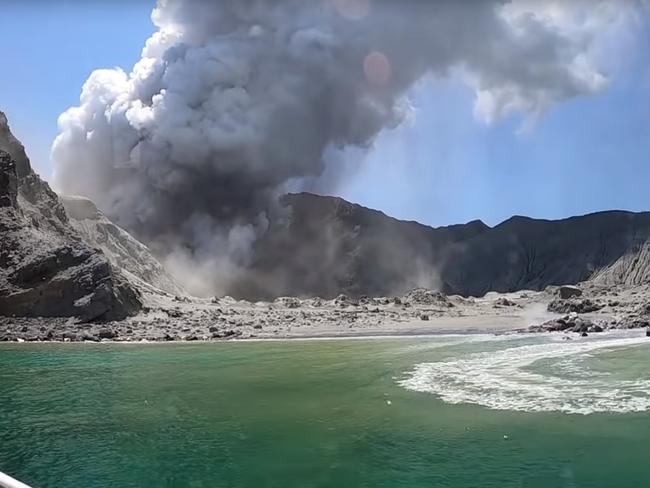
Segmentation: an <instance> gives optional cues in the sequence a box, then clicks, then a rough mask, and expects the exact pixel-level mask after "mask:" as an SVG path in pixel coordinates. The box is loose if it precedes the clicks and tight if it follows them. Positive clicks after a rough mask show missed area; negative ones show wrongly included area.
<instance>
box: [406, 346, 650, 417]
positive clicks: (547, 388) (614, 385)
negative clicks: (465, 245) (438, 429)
mask: <svg viewBox="0 0 650 488" xmlns="http://www.w3.org/2000/svg"><path fill="white" fill-rule="evenodd" d="M639 345H650V341H648V339H647V338H646V337H622V338H621V337H617V338H602V339H601V338H598V339H591V340H581V341H556V340H552V341H551V342H546V343H543V344H534V345H523V346H518V347H510V348H506V349H503V350H498V351H490V352H482V353H475V354H470V355H467V356H464V357H461V358H457V359H453V360H445V361H439V362H427V363H421V364H418V365H416V366H415V367H414V369H413V370H412V371H411V372H410V373H409V374H408V375H407V377H406V378H405V379H403V380H401V381H399V384H400V385H401V386H403V387H405V388H407V389H409V390H413V391H418V392H426V393H432V394H435V395H437V396H438V397H439V398H441V399H442V400H443V401H445V402H447V403H452V404H459V403H470V404H477V405H482V406H484V407H487V408H490V409H495V410H515V411H524V412H564V413H572V414H590V413H596V412H620V413H624V412H640V411H645V410H650V379H648V378H641V379H638V378H635V379H624V378H619V377H618V375H613V374H610V373H609V372H607V371H594V370H591V369H589V368H588V367H587V365H586V364H585V362H586V361H587V360H589V359H590V358H593V357H594V356H597V355H598V354H602V353H604V352H607V351H610V350H619V349H625V348H630V347H635V346H639Z"/></svg>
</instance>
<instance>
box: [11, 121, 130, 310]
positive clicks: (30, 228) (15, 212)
mask: <svg viewBox="0 0 650 488" xmlns="http://www.w3.org/2000/svg"><path fill="white" fill-rule="evenodd" d="M0 202H2V203H1V204H0V233H1V235H2V239H1V240H0V315H4V316H20V317H78V318H80V319H82V320H86V321H91V320H119V319H123V318H125V317H127V316H129V315H132V314H135V313H137V312H138V310H139V309H140V307H141V302H140V299H139V293H138V292H137V291H136V289H135V288H134V287H133V286H131V284H130V283H129V281H128V280H127V279H126V278H125V277H124V276H123V275H121V274H120V273H119V271H117V270H115V269H114V268H113V267H112V266H111V264H110V263H109V261H108V259H107V258H106V256H105V255H104V254H103V253H102V252H101V251H100V250H98V249H95V248H93V247H92V246H90V245H88V244H87V243H85V242H84V240H83V239H82V237H81V236H80V235H79V233H78V232H77V231H76V230H75V229H74V228H73V227H72V225H71V224H70V221H69V220H68V217H67V215H66V212H65V209H64V207H63V205H62V204H61V202H60V201H59V199H58V197H57V195H56V194H55V193H54V192H53V191H52V190H51V189H50V187H49V185H48V184H47V183H45V182H44V181H42V180H41V179H40V178H39V177H38V175H36V174H35V173H34V172H33V171H32V169H31V166H30V164H29V160H28V159H27V156H26V154H25V151H24V149H23V147H22V145H21V144H20V143H19V142H18V141H17V140H16V139H15V138H14V137H13V135H12V134H11V131H10V130H9V126H8V125H7V122H6V117H5V116H4V114H2V113H0Z"/></svg>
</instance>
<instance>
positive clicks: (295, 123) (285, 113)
mask: <svg viewBox="0 0 650 488" xmlns="http://www.w3.org/2000/svg"><path fill="white" fill-rule="evenodd" d="M639 5H640V4H638V3H635V2H632V1H630V2H626V3H622V2H616V1H613V0H612V1H601V2H585V1H576V2H570V1H566V2H564V1H563V2H560V1H548V2H546V1H541V0H539V1H535V0H516V1H512V2H503V1H501V0H482V1H476V2H459V1H453V0H402V1H397V0H395V1H389V0H374V1H373V0H278V1H271V0H220V1H216V0H213V1H210V0H160V1H159V3H158V5H157V6H156V8H155V9H154V11H153V14H152V20H153V22H154V24H155V25H156V26H157V27H158V31H157V32H156V33H155V34H154V35H153V36H152V37H151V38H150V39H149V40H148V41H147V43H146V45H145V47H144V49H143V51H142V59H141V60H140V61H139V62H138V63H137V64H136V65H135V66H134V67H133V70H132V71H131V73H128V74H127V73H126V72H124V71H123V70H121V69H119V68H118V69H112V70H98V71H95V72H94V73H93V74H92V75H91V76H90V77H89V79H88V80H87V82H86V83H85V85H84V87H83V90H82V94H81V103H80V105H79V106H78V107H74V108H71V109H69V110H68V111H67V112H65V113H64V114H63V115H62V116H61V117H60V119H59V126H60V131H61V133H60V135H59V136H58V138H57V139H56V141H55V143H54V146H53V159H54V161H55V164H56V169H55V184H56V186H57V188H59V189H60V190H62V191H63V192H66V193H73V194H80V195H84V196H87V197H89V198H91V199H92V200H94V201H95V202H96V203H97V204H98V205H99V207H100V208H101V209H102V210H104V211H105V212H106V213H107V214H108V215H109V216H111V217H112V218H113V219H115V220H116V221H117V222H118V223H119V224H121V225H122V226H124V227H126V228H127V229H128V230H130V231H132V232H133V233H134V234H135V235H136V236H138V237H140V238H141V239H143V240H144V241H145V242H147V243H149V244H150V245H151V246H152V247H153V248H154V249H156V250H157V251H158V252H159V253H160V254H161V255H163V256H167V258H168V262H170V263H172V264H173V266H172V267H173V268H174V269H177V270H178V269H181V268H183V269H189V268H190V266H189V265H188V263H189V262H193V263H198V266H193V268H202V269H203V270H204V272H203V273H201V274H200V275H201V276H202V278H201V279H199V280H198V281H200V282H201V283H200V285H197V284H196V283H194V282H195V281H197V280H196V276H197V275H198V274H197V273H192V275H193V278H192V279H191V280H189V281H190V283H189V284H190V285H191V291H197V292H198V291H200V292H206V291H207V290H219V291H221V290H225V289H227V281H228V279H229V278H230V277H231V275H232V274H233V273H243V272H245V270H246V267H247V264H248V261H249V260H250V252H249V251H250V250H251V249H252V247H253V245H254V242H255V240H256V238H257V237H259V236H260V235H261V234H263V233H264V232H265V231H266V229H267V228H268V221H269V220H270V219H272V218H273V214H274V212H276V209H275V205H274V202H275V197H276V196H277V194H278V193H279V192H282V191H283V188H284V187H285V185H286V184H287V183H288V182H292V185H294V186H293V187H294V188H295V182H296V181H300V180H301V179H310V178H311V179H313V178H318V177H319V176H320V175H321V174H322V172H323V170H324V163H323V158H322V156H323V153H324V152H325V151H326V150H329V149H331V148H334V147H341V146H346V145H348V146H349V145H356V146H367V145H369V144H370V143H371V142H372V141H373V139H374V138H375V137H376V136H377V134H378V133H379V132H380V131H381V130H382V129H383V128H385V127H392V126H395V125H397V124H399V123H400V121H401V120H402V119H403V118H404V117H406V116H407V115H408V113H409V111H408V109H407V108H405V107H408V103H405V101H404V97H405V95H406V94H407V92H408V89H409V87H411V86H412V85H413V83H415V82H416V81H417V80H419V79H420V78H422V77H423V76H425V75H427V74H433V75H434V76H445V75H447V74H449V73H450V72H451V71H452V70H458V69H460V70H462V71H463V72H464V73H465V80H466V81H467V82H468V83H469V84H470V85H471V86H472V87H473V88H474V89H475V92H476V105H475V112H476V115H477V117H478V118H479V119H481V120H484V121H485V122H488V123H491V122H494V121H496V120H498V119H500V118H502V117H504V116H507V115H508V114H511V113H513V112H523V113H526V114H531V115H533V116H538V115H539V114H541V113H543V112H544V111H546V110H547V109H549V108H550V107H551V106H552V105H553V104H556V103H559V102H561V101H563V100H566V99H569V98H572V97H576V96H580V95H587V94H591V93H594V92H597V91H598V90H601V89H603V88H604V87H605V86H606V84H607V79H606V77H605V76H604V75H603V74H602V73H600V72H599V71H598V69H597V68H596V67H595V66H594V63H593V59H592V57H591V56H590V52H591V49H592V46H593V44H594V42H595V40H596V39H597V37H598V34H599V32H602V31H603V30H605V29H606V28H607V26H608V25H610V24H612V23H614V22H618V21H619V20H620V19H621V18H623V17H625V16H627V15H629V12H632V11H634V10H635V9H637V8H639ZM615 6H616V7H615ZM116 30H117V27H116ZM174 263H176V264H174ZM179 263H180V264H179ZM215 263H218V264H215ZM224 263H227V264H224ZM206 281H207V284H206ZM187 282H188V281H187V280H186V283H187Z"/></svg>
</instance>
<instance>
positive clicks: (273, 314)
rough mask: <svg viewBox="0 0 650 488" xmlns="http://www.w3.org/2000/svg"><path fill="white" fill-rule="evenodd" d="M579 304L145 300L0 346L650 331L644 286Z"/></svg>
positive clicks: (23, 328) (5, 323) (15, 335)
mask: <svg viewBox="0 0 650 488" xmlns="http://www.w3.org/2000/svg"><path fill="white" fill-rule="evenodd" d="M581 286H582V288H581V290H580V293H581V295H580V297H579V298H575V297H574V298H571V299H561V298H559V289H558V287H549V288H547V289H545V290H544V291H539V292H536V291H525V290H524V291H521V292H515V293H501V294H500V293H488V294H487V295H486V296H484V297H481V298H471V297H470V298H464V297H460V296H446V295H443V294H441V293H439V292H433V291H429V290H423V289H419V290H413V291H412V292H409V293H408V294H406V295H404V296H402V297H393V298H366V297H363V298H360V299H356V298H350V297H346V296H344V295H340V296H339V297H337V298H335V299H332V300H323V299H320V298H310V299H298V298H291V297H283V298H279V299H277V300H275V301H273V302H256V303H251V302H247V301H238V300H235V299H233V298H230V297H223V298H213V299H199V298H189V297H174V296H171V295H161V294H155V293H151V294H150V295H147V296H146V297H145V299H146V302H147V303H146V307H145V308H144V310H143V311H142V312H141V313H140V314H138V315H136V316H134V317H130V318H128V319H126V320H123V321H119V322H103V323H84V322H81V321H79V320H76V319H74V318H56V319H47V318H20V317H13V318H11V317H0V342H16V341H19V342H22V341H24V342H55V343H65V342H111V343H158V342H225V341H242V342H243V341H254V340H255V341H268V340H283V341H289V340H316V339H322V340H332V339H354V338H376V337H385V338H400V337H407V338H408V337H412V338H413V337H426V336H441V335H477V334H492V335H503V334H521V333H534V332H538V333H543V332H547V331H567V332H573V333H577V334H591V333H601V332H602V331H605V330H609V329H628V328H630V329H631V328H642V327H650V286H645V287H628V288H625V287H594V286H591V285H589V284H583V285H581Z"/></svg>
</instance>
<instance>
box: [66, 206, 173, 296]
mask: <svg viewBox="0 0 650 488" xmlns="http://www.w3.org/2000/svg"><path fill="white" fill-rule="evenodd" d="M59 199H60V200H61V202H62V203H63V206H64V208H65V211H66V213H67V215H68V218H69V221H70V224H71V225H72V227H74V229H75V230H76V231H77V232H78V233H79V235H81V237H82V238H83V240H84V242H86V243H87V244H90V245H91V246H92V247H94V248H97V249H101V251H102V252H103V253H104V255H105V256H106V257H107V258H108V260H109V261H110V262H111V264H112V265H113V266H114V267H115V268H117V269H119V270H120V272H121V273H123V274H125V275H127V277H128V278H129V280H130V281H132V282H135V283H136V284H137V286H138V287H139V288H143V287H144V288H150V287H153V288H154V289H158V290H162V291H165V292H167V293H171V294H174V295H181V294H183V290H182V288H181V287H180V285H178V283H176V281H175V280H174V278H173V277H172V276H171V275H170V274H169V273H168V272H167V271H166V270H165V268H164V267H163V266H162V265H161V264H160V262H159V261H158V260H156V259H155V258H154V257H153V255H152V254H151V252H150V251H149V249H148V248H147V246H145V245H144V244H142V243H141V242H140V241H138V240H136V239H135V238H134V237H132V236H131V234H129V233H128V232H126V231H125V230H123V229H122V228H120V227H118V226H117V225H115V224H114V223H113V222H111V221H110V220H108V218H106V216H105V215H104V214H103V213H101V212H100V211H99V209H98V208H97V207H96V206H95V204H94V203H93V202H92V201H90V200H88V199H87V198H84V197H75V196H68V195H60V196H59Z"/></svg>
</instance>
